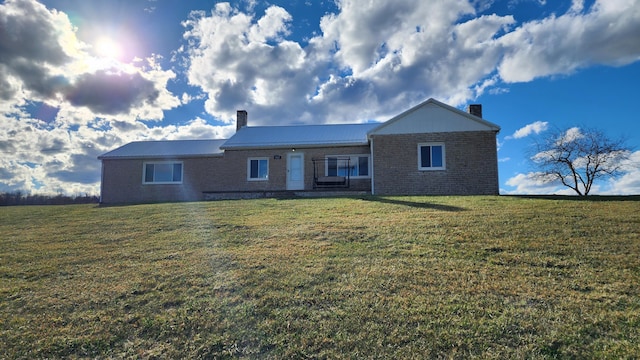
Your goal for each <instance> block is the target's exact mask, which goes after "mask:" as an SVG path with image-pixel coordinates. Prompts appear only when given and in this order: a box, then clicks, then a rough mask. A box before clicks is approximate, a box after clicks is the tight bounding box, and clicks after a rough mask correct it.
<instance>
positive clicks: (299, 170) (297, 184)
mask: <svg viewBox="0 0 640 360" xmlns="http://www.w3.org/2000/svg"><path fill="white" fill-rule="evenodd" d="M303 189H304V154H302V153H290V154H287V190H303Z"/></svg>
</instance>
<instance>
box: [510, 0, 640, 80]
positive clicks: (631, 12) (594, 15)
mask: <svg viewBox="0 0 640 360" xmlns="http://www.w3.org/2000/svg"><path fill="white" fill-rule="evenodd" d="M639 9H640V2H639V1H638V0H598V1H596V2H595V3H594V4H593V5H591V7H590V8H589V9H588V10H587V11H586V13H585V11H584V10H585V9H584V2H583V1H574V2H573V5H572V7H571V9H570V10H569V11H568V12H567V13H565V14H562V15H560V16H551V17H548V18H545V19H541V20H535V21H531V22H528V23H525V24H522V26H520V27H518V28H516V29H514V30H513V31H512V32H509V33H508V34H505V35H504V36H502V37H501V38H500V39H499V43H500V44H501V46H502V47H503V48H504V56H503V58H502V60H501V61H500V64H499V65H498V72H499V74H500V77H501V78H502V79H503V80H504V81H506V82H526V81H531V80H533V79H535V78H538V77H542V76H549V75H555V74H569V73H572V72H574V71H576V70H578V69H580V68H584V67H587V66H591V65H596V64H600V65H612V66H621V65H626V64H629V63H631V62H634V61H637V60H638V59H640V42H638V41H637V39H638V37H640V10H639Z"/></svg>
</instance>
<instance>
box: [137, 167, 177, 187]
mask: <svg viewBox="0 0 640 360" xmlns="http://www.w3.org/2000/svg"><path fill="white" fill-rule="evenodd" d="M150 164H152V165H154V166H155V165H164V164H171V165H175V164H180V181H149V182H147V165H150ZM154 172H155V167H154ZM154 175H155V174H154ZM171 177H173V168H172V169H171ZM183 181H184V162H183V161H144V162H143V163H142V185H181V184H182V182H183Z"/></svg>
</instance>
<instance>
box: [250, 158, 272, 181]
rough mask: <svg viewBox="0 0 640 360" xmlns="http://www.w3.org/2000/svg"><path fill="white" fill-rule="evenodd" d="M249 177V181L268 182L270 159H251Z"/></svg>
mask: <svg viewBox="0 0 640 360" xmlns="http://www.w3.org/2000/svg"><path fill="white" fill-rule="evenodd" d="M247 175H248V176H247V179H248V180H251V181H259V180H268V179H269V158H249V160H248V161H247Z"/></svg>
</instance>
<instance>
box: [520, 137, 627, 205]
mask: <svg viewBox="0 0 640 360" xmlns="http://www.w3.org/2000/svg"><path fill="white" fill-rule="evenodd" d="M630 154H631V148H629V147H628V146H627V145H626V144H625V141H624V139H622V138H621V139H612V138H609V137H608V136H607V135H606V134H605V133H604V132H603V131H601V130H598V129H593V128H577V127H573V128H570V129H562V130H561V129H556V130H554V131H551V132H549V133H547V134H546V135H545V136H543V137H542V138H541V139H540V140H539V141H538V142H536V143H535V154H534V155H533V156H532V157H531V160H533V163H534V165H535V166H536V167H537V168H538V169H539V172H538V173H537V177H538V178H539V179H542V180H544V181H547V182H548V181H556V180H559V181H560V182H561V183H562V184H563V185H564V186H567V187H569V188H571V189H573V190H574V191H575V192H576V193H578V195H580V196H587V195H589V192H590V191H591V187H592V186H593V182H594V181H595V180H596V179H600V178H606V177H616V176H618V175H620V174H621V173H622V170H623V167H624V163H625V160H626V159H628V158H629V155H630Z"/></svg>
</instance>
